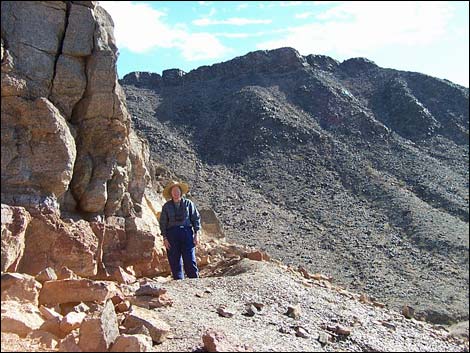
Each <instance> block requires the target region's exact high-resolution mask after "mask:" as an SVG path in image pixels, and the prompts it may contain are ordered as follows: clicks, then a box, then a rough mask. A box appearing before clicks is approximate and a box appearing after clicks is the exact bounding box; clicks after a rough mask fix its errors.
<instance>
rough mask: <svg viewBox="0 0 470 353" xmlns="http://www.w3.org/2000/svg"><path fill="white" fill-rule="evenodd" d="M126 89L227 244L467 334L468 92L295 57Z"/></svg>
mask: <svg viewBox="0 0 470 353" xmlns="http://www.w3.org/2000/svg"><path fill="white" fill-rule="evenodd" d="M121 84H122V85H123V87H124V89H125V92H126V95H127V106H128V109H129V111H130V113H131V114H132V116H133V124H134V127H135V128H136V130H137V131H138V133H140V135H141V136H144V137H146V138H147V139H148V141H149V142H150V146H151V150H152V152H153V159H154V160H155V161H157V162H158V163H159V164H160V165H161V168H160V169H159V172H160V173H162V174H164V173H168V171H167V170H171V171H172V172H173V171H174V173H175V174H176V175H175V176H176V177H178V178H181V179H184V180H186V181H188V182H189V183H190V184H191V186H192V190H191V195H192V197H193V198H194V199H195V200H196V202H197V203H198V204H200V205H202V206H208V207H211V208H213V209H214V210H215V212H216V213H217V214H218V216H219V218H220V220H221V221H222V223H223V225H224V230H225V235H226V237H227V239H228V240H230V241H235V242H238V243H241V244H244V245H250V246H256V247H258V248H261V249H263V250H266V251H267V252H268V253H269V254H270V255H271V256H272V257H274V258H277V259H280V260H282V261H283V262H284V263H287V264H294V265H302V266H304V267H306V268H307V269H309V271H312V272H316V271H318V272H322V273H326V274H329V275H331V276H333V277H334V281H335V282H336V283H340V284H343V285H346V286H347V287H349V288H352V289H354V290H359V291H363V292H365V293H367V294H368V295H369V296H371V297H373V298H375V299H376V300H380V301H383V302H385V303H387V304H388V305H389V306H390V307H392V308H397V309H400V308H401V307H402V306H403V305H405V304H406V305H409V306H411V307H413V308H414V309H415V310H416V316H417V317H420V318H423V319H427V320H429V321H432V322H437V323H451V322H455V321H465V320H468V313H469V309H468V301H469V278H468V270H469V262H468V261H469V258H468V255H469V224H468V222H469V208H468V207H469V206H468V196H469V182H468V177H469V175H468V174H469V155H468V153H469V112H468V109H469V91H468V88H465V87H462V86H459V85H456V84H453V83H451V82H449V81H445V80H440V79H436V78H433V77H429V76H426V75H423V74H420V73H414V72H404V71H397V70H392V69H384V68H380V67H378V66H377V65H375V64H374V63H373V62H371V61H369V60H367V59H363V58H354V59H350V60H346V61H344V62H342V63H340V62H337V61H335V60H333V59H331V58H329V57H326V56H320V55H309V56H307V57H303V56H300V55H299V54H298V53H297V52H296V51H295V50H294V49H291V48H281V49H277V50H272V51H257V52H252V53H249V54H247V55H245V56H243V57H238V58H235V59H233V60H230V61H228V62H224V63H220V64H215V65H212V66H204V67H200V68H198V69H196V70H193V71H191V72H189V73H184V72H182V71H180V70H176V69H173V70H166V71H164V72H163V75H162V76H160V75H158V74H152V73H131V74H129V75H127V76H126V77H125V78H124V79H123V80H121ZM157 177H158V175H157Z"/></svg>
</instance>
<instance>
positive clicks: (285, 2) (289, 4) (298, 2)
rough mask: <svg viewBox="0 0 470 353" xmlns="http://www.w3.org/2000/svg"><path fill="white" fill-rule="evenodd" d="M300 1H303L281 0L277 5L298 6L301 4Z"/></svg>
mask: <svg viewBox="0 0 470 353" xmlns="http://www.w3.org/2000/svg"><path fill="white" fill-rule="evenodd" d="M302 3H303V1H281V2H280V3H279V5H280V6H282V7H288V6H299V5H302Z"/></svg>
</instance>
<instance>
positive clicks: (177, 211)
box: [160, 180, 201, 279]
mask: <svg viewBox="0 0 470 353" xmlns="http://www.w3.org/2000/svg"><path fill="white" fill-rule="evenodd" d="M188 191H189V185H188V184H186V183H180V182H176V181H173V180H172V181H170V182H169V183H168V184H167V185H166V186H165V189H164V190H163V197H164V198H165V199H166V200H169V201H167V202H166V203H165V204H164V205H163V208H162V213H161V215H160V230H161V233H162V235H163V243H164V244H165V248H166V250H167V255H168V262H169V263H170V268H171V272H172V274H173V278H174V279H183V278H184V274H183V266H182V263H181V258H182V259H183V263H184V272H185V273H186V276H188V277H189V278H198V277H199V269H198V268H197V263H196V245H197V243H198V236H199V232H200V229H201V216H200V215H199V211H198V210H197V208H196V205H195V204H194V203H193V202H192V201H190V200H188V199H186V198H184V197H182V196H183V195H184V194H186V193H187V192H188Z"/></svg>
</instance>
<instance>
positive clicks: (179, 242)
mask: <svg viewBox="0 0 470 353" xmlns="http://www.w3.org/2000/svg"><path fill="white" fill-rule="evenodd" d="M167 239H168V242H169V243H170V249H169V250H167V255H168V262H169V263H170V268H171V273H172V274H173V278H174V279H183V278H184V274H183V266H182V264H181V258H183V263H184V272H186V276H188V277H189V278H198V277H199V270H198V268H197V262H196V247H195V245H194V243H193V230H192V228H191V227H172V228H170V229H169V230H168V234H167Z"/></svg>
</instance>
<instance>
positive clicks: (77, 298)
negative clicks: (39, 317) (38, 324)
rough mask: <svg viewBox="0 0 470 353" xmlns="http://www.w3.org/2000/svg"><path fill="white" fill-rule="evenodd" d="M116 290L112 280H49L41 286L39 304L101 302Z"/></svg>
mask: <svg viewBox="0 0 470 353" xmlns="http://www.w3.org/2000/svg"><path fill="white" fill-rule="evenodd" d="M118 291H119V290H118V289H117V287H116V285H115V284H114V283H112V282H105V281H91V280H88V279H64V280H58V281H50V282H45V283H44V286H43V287H42V290H41V293H40V294H39V304H41V305H56V304H62V303H72V302H82V301H83V302H84V301H94V302H97V303H101V302H104V301H105V300H107V299H109V298H111V297H113V296H114V295H116V293H117V292H118Z"/></svg>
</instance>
